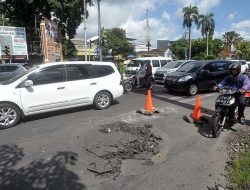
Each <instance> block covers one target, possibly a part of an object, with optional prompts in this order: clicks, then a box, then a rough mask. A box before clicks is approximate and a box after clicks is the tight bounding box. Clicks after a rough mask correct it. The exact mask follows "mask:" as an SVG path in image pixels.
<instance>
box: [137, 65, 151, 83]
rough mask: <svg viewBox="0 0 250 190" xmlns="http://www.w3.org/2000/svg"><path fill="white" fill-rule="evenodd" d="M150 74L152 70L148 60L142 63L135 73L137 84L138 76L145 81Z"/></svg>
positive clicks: (138, 81)
mask: <svg viewBox="0 0 250 190" xmlns="http://www.w3.org/2000/svg"><path fill="white" fill-rule="evenodd" d="M152 75H153V72H152V66H151V64H150V62H145V63H142V64H141V67H140V69H139V70H138V71H137V73H136V79H137V85H139V84H140V78H143V79H144V82H146V81H148V79H149V78H150V77H151V76H152Z"/></svg>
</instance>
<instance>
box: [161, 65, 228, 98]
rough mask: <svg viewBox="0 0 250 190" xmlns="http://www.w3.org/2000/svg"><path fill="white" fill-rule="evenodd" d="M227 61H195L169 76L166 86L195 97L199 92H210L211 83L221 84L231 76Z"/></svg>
mask: <svg viewBox="0 0 250 190" xmlns="http://www.w3.org/2000/svg"><path fill="white" fill-rule="evenodd" d="M230 64H231V62H230V61H226V60H211V61H194V62H190V63H189V64H185V65H183V66H182V67H181V68H180V69H179V70H178V71H176V72H173V73H170V74H168V75H167V77H166V79H165V82H164V86H165V88H167V89H169V90H174V91H179V92H187V93H188V94H189V95H195V94H197V92H198V91H202V90H209V89H210V88H211V85H210V84H211V82H212V81H215V82H216V83H219V82H221V81H222V80H223V79H224V78H225V77H226V76H227V75H229V70H228V67H229V65H230Z"/></svg>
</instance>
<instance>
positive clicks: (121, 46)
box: [103, 28, 134, 57]
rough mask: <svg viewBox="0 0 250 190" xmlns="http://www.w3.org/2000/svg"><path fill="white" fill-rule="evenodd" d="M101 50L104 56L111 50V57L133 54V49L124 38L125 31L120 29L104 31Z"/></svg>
mask: <svg viewBox="0 0 250 190" xmlns="http://www.w3.org/2000/svg"><path fill="white" fill-rule="evenodd" d="M103 36H104V39H103V43H104V44H103V48H104V51H103V53H104V55H105V54H107V52H108V51H109V50H111V51H112V52H111V54H112V56H116V55H122V56H124V57H126V55H128V54H130V53H132V52H133V50H134V48H133V45H132V44H131V43H129V41H128V40H127V38H126V34H125V30H123V29H120V28H112V29H106V30H104V35H103Z"/></svg>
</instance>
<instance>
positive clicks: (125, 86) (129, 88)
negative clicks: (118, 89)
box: [124, 82, 133, 92]
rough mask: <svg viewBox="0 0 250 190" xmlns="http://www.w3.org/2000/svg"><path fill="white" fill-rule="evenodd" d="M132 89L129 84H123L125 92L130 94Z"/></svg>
mask: <svg viewBox="0 0 250 190" xmlns="http://www.w3.org/2000/svg"><path fill="white" fill-rule="evenodd" d="M132 89H133V85H132V83H131V82H126V83H125V84H124V90H125V91H126V92H130V91H131V90H132Z"/></svg>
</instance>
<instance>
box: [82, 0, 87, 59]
mask: <svg viewBox="0 0 250 190" xmlns="http://www.w3.org/2000/svg"><path fill="white" fill-rule="evenodd" d="M83 6H84V9H83V11H84V55H85V61H87V34H86V29H87V27H86V20H87V19H86V15H87V14H86V12H87V11H86V6H87V4H86V0H83Z"/></svg>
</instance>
